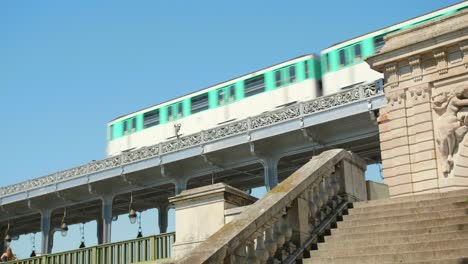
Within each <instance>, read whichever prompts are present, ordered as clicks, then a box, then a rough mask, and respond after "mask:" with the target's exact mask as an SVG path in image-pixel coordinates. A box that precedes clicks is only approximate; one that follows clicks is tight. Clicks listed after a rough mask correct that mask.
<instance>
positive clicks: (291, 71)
mask: <svg viewBox="0 0 468 264" xmlns="http://www.w3.org/2000/svg"><path fill="white" fill-rule="evenodd" d="M295 81H296V66H291V67H289V82H290V83H293V82H295Z"/></svg>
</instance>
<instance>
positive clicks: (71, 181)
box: [0, 80, 386, 263]
mask: <svg viewBox="0 0 468 264" xmlns="http://www.w3.org/2000/svg"><path fill="white" fill-rule="evenodd" d="M385 104H386V99H385V97H384V95H383V83H382V81H381V80H379V81H376V82H374V83H368V84H360V85H356V86H353V87H351V88H349V89H346V90H344V91H342V92H339V93H336V94H332V95H328V96H323V97H319V98H317V99H314V100H311V101H306V102H300V103H294V104H290V105H285V106H283V107H280V108H278V109H277V110H274V111H270V112H265V113H263V114H261V115H258V116H252V117H250V118H247V119H244V120H239V121H235V122H230V123H227V124H224V125H222V126H218V127H215V128H213V129H209V130H205V131H200V132H199V133H196V134H192V135H186V136H181V137H179V138H175V139H173V140H169V141H164V142H161V143H159V144H157V145H153V146H148V147H143V148H140V149H136V150H133V151H129V152H124V153H122V154H120V155H117V156H113V157H109V158H107V159H104V160H98V161H93V162H91V163H88V164H84V165H82V166H78V167H75V168H71V169H69V170H65V171H59V172H56V173H53V174H50V175H47V176H44V177H40V178H35V179H32V180H29V181H26V182H21V183H18V184H15V185H11V186H6V187H2V188H0V210H1V212H2V213H1V215H0V226H1V227H2V230H1V231H2V233H4V232H6V231H7V232H8V234H9V235H10V236H17V235H22V234H28V233H36V232H40V233H41V234H42V243H41V252H42V253H43V254H49V253H51V250H52V246H53V233H54V232H55V231H59V230H60V227H61V225H62V224H63V221H64V218H65V217H66V218H65V219H66V224H68V225H71V224H77V223H85V222H89V221H94V220H96V221H97V223H98V234H97V236H98V243H99V244H100V245H111V244H109V243H110V242H111V233H112V219H113V217H114V216H118V215H122V214H128V213H129V208H130V209H132V210H134V211H144V210H147V209H151V208H158V212H159V223H157V224H158V225H159V228H160V230H161V233H166V231H167V222H168V219H167V217H168V216H167V212H168V208H169V203H168V198H169V197H171V196H174V195H176V194H179V193H180V192H181V191H183V190H185V189H191V188H195V187H200V186H204V185H210V184H213V183H217V182H224V183H227V184H229V185H231V186H234V187H237V188H239V189H242V190H249V189H252V188H255V187H259V186H266V188H267V189H268V190H270V189H272V188H273V187H275V186H276V185H277V184H278V183H279V182H281V181H282V180H284V179H285V178H286V177H287V176H288V175H290V174H291V173H292V172H293V171H295V170H296V169H297V168H299V167H301V166H302V165H303V164H305V163H306V162H307V161H308V160H309V159H310V157H311V156H314V155H316V154H318V153H319V152H322V151H324V150H326V149H330V148H336V147H339V148H345V149H348V150H352V151H353V152H355V153H357V154H359V155H360V156H361V157H363V158H365V159H366V161H367V162H368V163H376V162H378V161H380V145H379V137H378V126H377V122H376V116H377V114H378V110H379V109H380V108H381V107H382V106H384V105H385ZM65 213H66V214H65ZM155 224H156V223H155ZM7 228H8V230H6V229H7ZM162 237H164V238H165V239H160V240H157V239H156V238H145V239H143V240H142V241H146V242H145V243H148V252H153V253H151V254H149V253H148V254H146V253H145V254H142V255H141V256H143V255H144V256H146V257H141V258H140V257H139V258H137V259H138V260H139V261H142V260H146V259H153V258H154V256H156V255H155V253H154V252H158V251H157V250H156V248H159V247H161V246H164V247H166V248H167V247H170V243H172V241H173V239H171V238H170V237H172V235H162ZM168 237H169V238H168ZM149 241H153V242H151V243H152V244H151V245H150V242H149ZM155 241H161V242H159V244H158V245H157V244H156V242H155ZM131 243H134V242H131ZM161 243H163V244H164V245H161ZM119 245H125V246H124V247H129V244H125V243H123V244H122V243H121V244H119ZM2 247H3V245H2ZM102 247H104V246H102ZM102 247H99V246H98V247H95V248H94V249H89V250H85V251H83V250H82V251H79V252H81V253H79V256H81V257H83V258H101V257H102V256H101V255H99V254H98V253H96V252H101V251H100V250H101V249H102ZM108 248H109V247H108ZM150 248H151V250H150ZM86 252H87V253H86ZM93 252H94V253H93ZM103 252H104V251H103ZM77 254H78V253H76V254H75V255H73V256H74V257H77V256H78V255H77ZM160 255H161V256H166V257H167V256H168V253H167V252H166V253H164V254H163V253H160ZM49 256H52V255H49ZM38 259H42V258H38ZM42 261H43V262H41V263H51V262H47V260H45V259H43V260H42ZM83 263H84V262H83ZM114 263H117V262H114Z"/></svg>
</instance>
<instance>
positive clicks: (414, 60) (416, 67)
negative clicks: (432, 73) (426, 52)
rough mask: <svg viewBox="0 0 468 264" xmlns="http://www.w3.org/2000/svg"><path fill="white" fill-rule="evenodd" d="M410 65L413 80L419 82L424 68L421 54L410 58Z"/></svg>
mask: <svg viewBox="0 0 468 264" xmlns="http://www.w3.org/2000/svg"><path fill="white" fill-rule="evenodd" d="M408 62H409V65H410V66H411V72H412V73H411V74H412V78H413V81H415V82H419V81H421V80H422V70H421V56H419V55H416V56H413V57H410V58H409V59H408Z"/></svg>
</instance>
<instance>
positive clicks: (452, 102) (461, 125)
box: [432, 86, 468, 176]
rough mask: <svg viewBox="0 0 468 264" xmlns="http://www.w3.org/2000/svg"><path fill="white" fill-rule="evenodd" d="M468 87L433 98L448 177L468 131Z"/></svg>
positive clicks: (443, 163) (445, 171)
mask: <svg viewBox="0 0 468 264" xmlns="http://www.w3.org/2000/svg"><path fill="white" fill-rule="evenodd" d="M464 107H468V87H462V86H459V87H457V88H455V90H454V91H451V92H442V93H439V94H437V95H435V96H434V97H433V98H432V108H433V109H434V111H435V112H436V113H437V114H439V118H438V120H437V125H436V142H437V147H438V149H439V152H440V154H441V156H442V171H443V173H444V174H445V175H446V176H447V175H448V174H449V173H450V171H451V170H452V168H453V165H454V164H453V156H454V155H455V153H456V152H457V150H458V145H459V144H460V142H462V140H463V138H464V136H465V134H466V132H467V131H468V112H464V111H461V110H462V109H463V108H464Z"/></svg>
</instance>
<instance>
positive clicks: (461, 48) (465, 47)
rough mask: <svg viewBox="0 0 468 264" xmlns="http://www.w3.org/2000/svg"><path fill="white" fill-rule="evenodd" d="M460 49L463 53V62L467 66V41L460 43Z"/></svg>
mask: <svg viewBox="0 0 468 264" xmlns="http://www.w3.org/2000/svg"><path fill="white" fill-rule="evenodd" d="M460 50H461V52H462V53H463V64H465V68H468V41H465V42H462V43H460Z"/></svg>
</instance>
